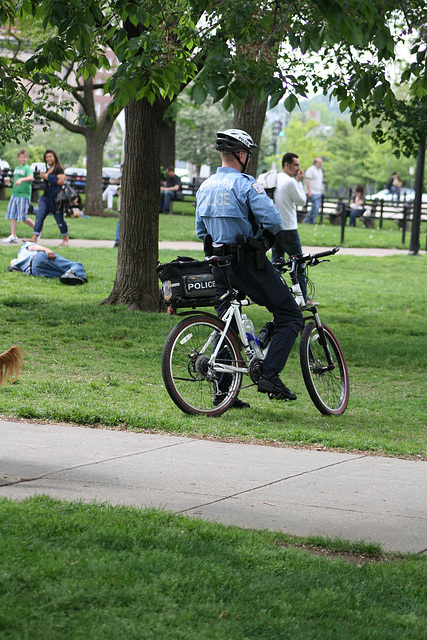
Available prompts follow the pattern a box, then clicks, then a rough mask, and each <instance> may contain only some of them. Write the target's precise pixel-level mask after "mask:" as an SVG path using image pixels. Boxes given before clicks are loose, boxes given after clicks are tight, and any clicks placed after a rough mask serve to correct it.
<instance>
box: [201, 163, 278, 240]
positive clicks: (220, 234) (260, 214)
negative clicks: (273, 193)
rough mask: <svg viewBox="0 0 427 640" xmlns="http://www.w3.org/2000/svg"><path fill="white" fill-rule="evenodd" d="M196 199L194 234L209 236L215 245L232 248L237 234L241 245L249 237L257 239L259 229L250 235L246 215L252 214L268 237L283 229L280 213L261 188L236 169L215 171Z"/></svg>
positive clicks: (250, 226)
mask: <svg viewBox="0 0 427 640" xmlns="http://www.w3.org/2000/svg"><path fill="white" fill-rule="evenodd" d="M196 199H197V208H196V233H197V236H198V237H199V238H203V236H204V235H205V233H209V234H210V235H211V236H212V240H213V241H214V242H217V243H219V244H222V243H224V244H234V243H235V242H236V235H238V234H241V235H242V236H243V239H244V241H245V242H247V240H248V238H250V237H256V238H259V237H260V236H261V229H259V230H258V231H257V232H256V233H255V234H254V231H253V229H252V225H251V223H250V221H249V211H252V213H253V214H254V217H255V220H256V222H257V224H258V227H261V225H262V227H263V228H264V229H267V230H268V231H270V232H271V233H278V232H279V231H280V230H281V229H283V222H282V216H281V214H280V211H279V209H278V208H277V207H276V205H275V204H274V202H273V200H272V199H271V198H269V197H268V196H267V194H266V193H265V191H264V188H263V186H262V185H260V184H259V182H257V181H256V180H255V178H253V177H252V176H248V175H247V174H245V173H240V171H237V169H233V168H231V167H219V169H217V172H216V173H215V174H214V175H212V176H211V177H210V178H208V180H205V181H204V182H203V183H202V184H201V186H200V188H199V190H198V191H197V196H196Z"/></svg>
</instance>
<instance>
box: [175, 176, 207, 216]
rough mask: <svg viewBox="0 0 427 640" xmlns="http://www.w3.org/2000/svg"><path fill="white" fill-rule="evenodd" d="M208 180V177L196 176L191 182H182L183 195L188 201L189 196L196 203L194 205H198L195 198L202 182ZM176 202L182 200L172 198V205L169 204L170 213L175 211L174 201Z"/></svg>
mask: <svg viewBox="0 0 427 640" xmlns="http://www.w3.org/2000/svg"><path fill="white" fill-rule="evenodd" d="M205 180H206V178H199V177H195V178H193V179H192V181H191V182H184V183H183V184H182V195H183V199H184V200H185V201H186V202H188V200H186V198H189V200H191V201H192V202H193V204H194V206H196V202H195V200H194V198H195V197H196V193H197V191H198V190H199V187H200V185H201V184H202V182H204V181H205ZM174 202H182V201H180V200H171V201H170V205H169V213H170V214H171V213H173V203H174Z"/></svg>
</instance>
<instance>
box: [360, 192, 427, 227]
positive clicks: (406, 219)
mask: <svg viewBox="0 0 427 640" xmlns="http://www.w3.org/2000/svg"><path fill="white" fill-rule="evenodd" d="M413 207H414V203H413V202H400V203H392V202H389V201H386V200H372V201H369V200H367V201H366V211H365V213H364V214H363V216H362V217H361V218H360V220H361V221H362V223H363V226H365V227H367V228H370V229H373V228H374V227H375V225H376V224H377V223H378V225H379V227H380V228H382V223H383V220H393V222H395V223H396V224H397V226H398V227H399V229H401V230H402V229H403V228H404V227H405V228H406V231H408V230H409V228H410V223H411V220H412V212H413ZM421 220H422V221H423V222H425V221H427V204H426V203H422V204H421Z"/></svg>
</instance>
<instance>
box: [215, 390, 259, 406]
mask: <svg viewBox="0 0 427 640" xmlns="http://www.w3.org/2000/svg"><path fill="white" fill-rule="evenodd" d="M224 396H225V394H222V393H217V394H216V395H215V396H214V399H213V406H214V407H217V406H218V405H220V404H221V402H222V401H223V400H224ZM230 408H231V409H250V408H251V405H250V404H249V402H243V400H240V399H239V398H236V399H235V401H234V403H233V404H232V406H231V407H230Z"/></svg>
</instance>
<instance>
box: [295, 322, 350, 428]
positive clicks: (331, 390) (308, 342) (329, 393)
mask: <svg viewBox="0 0 427 640" xmlns="http://www.w3.org/2000/svg"><path fill="white" fill-rule="evenodd" d="M322 327H323V332H324V335H325V340H326V346H327V348H328V349H329V353H330V355H331V358H332V362H333V366H332V367H330V366H329V365H328V360H327V356H326V352H325V348H324V346H323V345H322V341H321V337H320V335H319V330H318V328H317V326H316V323H315V322H310V323H308V324H307V325H306V326H305V327H304V329H303V332H302V335H301V343H300V361H301V369H302V375H303V378H304V382H305V386H306V387H307V391H308V393H309V395H310V398H311V399H312V401H313V403H314V404H315V406H316V408H317V409H318V410H319V411H320V413H323V415H330V416H334V415H335V416H338V415H341V414H342V413H344V411H345V410H346V408H347V404H348V397H349V393H350V385H349V379H348V371H347V365H346V363H345V359H344V355H343V352H342V349H341V347H340V345H339V342H338V340H337V339H336V337H335V336H334V334H333V333H332V331H331V330H330V329H329V327H327V326H326V324H324V323H323V322H322Z"/></svg>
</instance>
